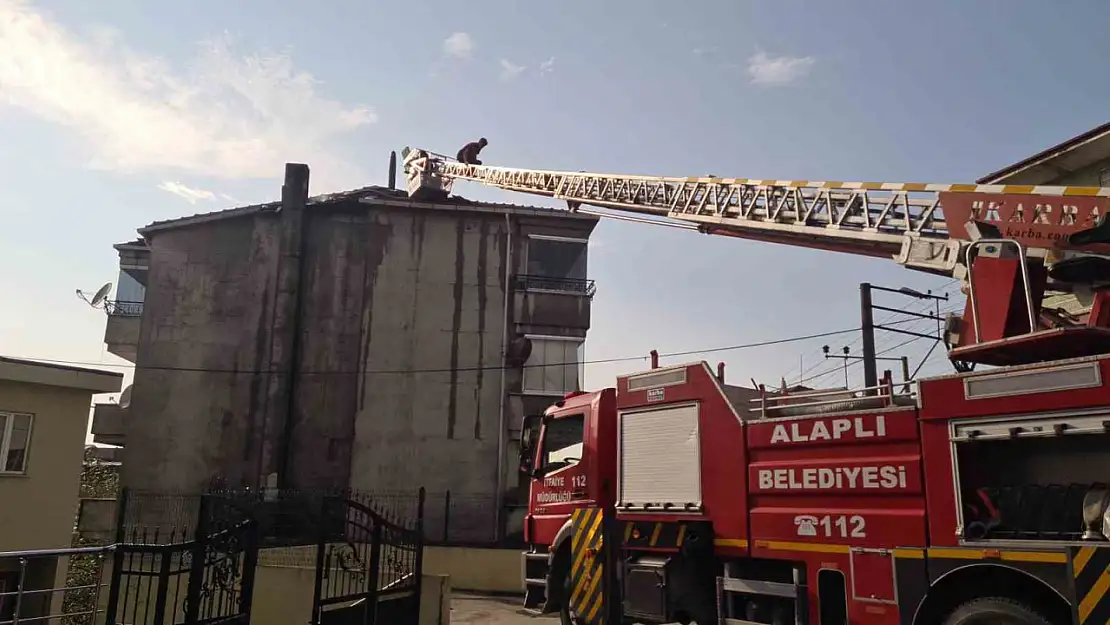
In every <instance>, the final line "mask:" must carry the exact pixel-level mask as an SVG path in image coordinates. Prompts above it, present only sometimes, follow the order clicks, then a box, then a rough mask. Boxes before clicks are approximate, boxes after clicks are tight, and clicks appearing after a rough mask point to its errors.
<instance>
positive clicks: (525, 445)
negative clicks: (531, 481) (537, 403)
mask: <svg viewBox="0 0 1110 625" xmlns="http://www.w3.org/2000/svg"><path fill="white" fill-rule="evenodd" d="M542 426H543V416H542V415H527V416H525V417H524V423H523V424H522V425H521V428H520V471H521V472H522V473H527V474H529V475H532V474H533V473H535V472H534V471H533V465H534V464H535V462H536V447H537V443H538V442H539V440H540V428H541V427H542Z"/></svg>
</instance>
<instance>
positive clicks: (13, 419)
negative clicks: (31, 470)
mask: <svg viewBox="0 0 1110 625" xmlns="http://www.w3.org/2000/svg"><path fill="white" fill-rule="evenodd" d="M30 446H31V415H29V414H20V413H14V412H0V473H24V472H26V471H27V449H28V448H29V447H30Z"/></svg>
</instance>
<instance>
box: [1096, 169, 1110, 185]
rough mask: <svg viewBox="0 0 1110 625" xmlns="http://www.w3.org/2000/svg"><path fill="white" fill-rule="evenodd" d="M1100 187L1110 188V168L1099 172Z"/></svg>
mask: <svg viewBox="0 0 1110 625" xmlns="http://www.w3.org/2000/svg"><path fill="white" fill-rule="evenodd" d="M1098 186H1100V187H1110V167H1107V168H1105V169H1100V170H1099V172H1098Z"/></svg>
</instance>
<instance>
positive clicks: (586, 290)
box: [516, 275, 597, 297]
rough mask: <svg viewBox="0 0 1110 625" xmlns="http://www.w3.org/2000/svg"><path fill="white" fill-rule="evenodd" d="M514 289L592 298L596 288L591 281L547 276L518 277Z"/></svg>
mask: <svg viewBox="0 0 1110 625" xmlns="http://www.w3.org/2000/svg"><path fill="white" fill-rule="evenodd" d="M516 288H517V289H519V290H523V291H555V292H557V293H573V294H576V295H585V296H586V297H593V296H594V292H595V291H596V290H597V287H596V286H595V285H594V281H593V280H576V279H573V278H552V277H548V276H530V275H518V276H517V277H516Z"/></svg>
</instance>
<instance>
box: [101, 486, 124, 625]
mask: <svg viewBox="0 0 1110 625" xmlns="http://www.w3.org/2000/svg"><path fill="white" fill-rule="evenodd" d="M130 498H131V489H129V488H127V487H124V488H122V489H121V490H120V492H119V501H118V502H117V504H116V536H115V550H114V551H113V552H112V581H111V582H110V583H109V584H108V605H107V609H106V610H105V611H106V612H107V615H106V616H105V620H104V623H105V625H116V612H117V611H118V610H119V593H120V581H121V580H122V579H123V541H124V539H125V538H126V535H125V529H124V528H125V527H126V523H127V505H128V500H129V499H130ZM102 574H103V573H102ZM97 583H100V580H99V579H98V580H97Z"/></svg>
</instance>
